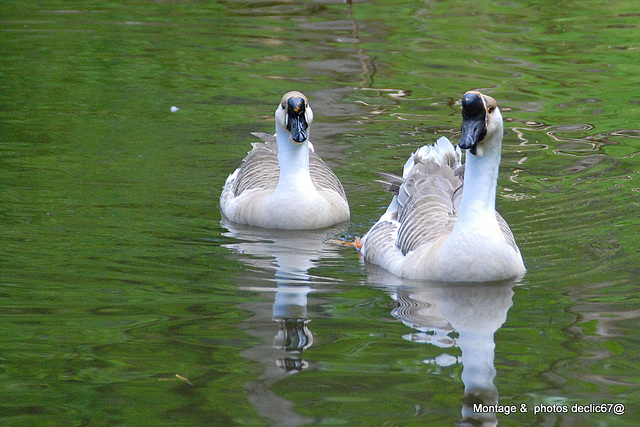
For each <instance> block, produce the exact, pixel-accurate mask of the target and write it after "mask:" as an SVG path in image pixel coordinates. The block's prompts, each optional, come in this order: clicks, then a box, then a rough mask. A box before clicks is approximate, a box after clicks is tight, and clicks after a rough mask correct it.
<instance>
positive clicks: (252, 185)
mask: <svg viewBox="0 0 640 427" xmlns="http://www.w3.org/2000/svg"><path fill="white" fill-rule="evenodd" d="M252 135H253V136H255V137H257V138H260V139H261V140H263V141H264V143H259V142H256V143H253V144H252V145H253V150H251V151H250V152H249V154H248V155H247V156H246V157H245V158H244V160H243V161H242V164H241V165H240V171H239V172H238V176H237V177H236V179H235V182H234V187H233V194H234V196H239V195H240V194H242V192H243V191H246V190H251V189H263V190H266V189H272V188H276V187H277V186H278V179H279V177H280V165H279V163H278V145H277V144H276V137H275V135H272V134H268V133H265V132H254V133H252ZM309 173H310V174H311V180H312V181H313V184H314V185H315V186H316V189H318V191H321V190H322V191H327V190H333V191H335V192H336V193H338V194H340V195H341V196H342V197H343V198H344V199H346V195H345V192H344V188H343V187H342V184H341V183H340V180H339V179H338V177H337V176H336V175H335V174H334V173H333V171H332V170H331V169H330V168H329V166H327V164H326V163H325V162H324V161H323V160H322V159H321V158H320V157H319V156H318V155H316V154H315V153H314V152H313V151H311V150H309Z"/></svg>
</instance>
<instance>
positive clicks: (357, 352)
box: [0, 0, 640, 426]
mask: <svg viewBox="0 0 640 427" xmlns="http://www.w3.org/2000/svg"><path fill="white" fill-rule="evenodd" d="M639 28H640V13H638V8H637V5H636V2H632V1H617V2H616V1H613V2H605V1H588V2H584V1H582V2H578V1H563V2H557V1H538V2H524V1H513V2H493V1H491V2H481V3H480V2H477V4H476V2H455V1H438V2H431V1H415V0H397V1H371V2H364V1H362V2H358V1H356V2H353V3H352V4H351V3H350V2H347V3H344V2H339V1H335V2H334V1H315V2H314V1H297V2H284V1H283V2H279V1H273V2H268V1H252V2H251V1H248V2H237V1H219V2H189V1H184V2H181V1H169V2H160V1H149V2H135V1H121V2H98V1H86V2H70V1H29V2H27V1H12V0H4V1H3V2H2V3H1V4H0V245H1V246H0V297H1V303H0V322H1V324H2V328H1V329H0V424H2V425H11V426H32V425H50V426H58V425H60V426H69V425H91V426H101V425H154V426H157V425H233V424H244V425H270V424H271V425H305V424H327V425H333V424H345V425H367V426H368V425H454V423H455V422H456V421H459V420H461V419H462V418H463V417H464V416H465V415H463V413H462V412H463V411H464V407H465V405H468V403H469V401H470V398H469V396H467V397H464V395H465V384H467V382H465V381H463V379H465V378H463V377H464V376H463V375H462V371H463V367H465V368H467V372H471V370H472V369H473V368H472V367H471V366H472V365H473V364H474V363H475V362H474V360H476V362H477V361H482V360H485V361H486V362H487V363H485V365H486V366H485V368H486V369H485V371H482V372H484V375H481V376H482V377H483V378H484V380H485V381H487V378H489V380H490V381H488V383H487V384H486V387H485V392H486V393H488V394H490V395H492V396H497V398H498V399H499V402H500V404H503V405H516V406H517V407H518V408H520V405H521V404H524V405H526V407H527V409H528V412H526V413H524V412H520V411H517V412H515V413H511V414H508V415H507V414H497V415H496V416H495V417H494V418H492V416H490V415H488V416H487V417H488V419H489V421H488V423H491V422H493V421H495V419H497V420H498V421H499V424H500V425H514V426H519V425H531V426H535V425H558V426H560V425H594V426H595V425H598V426H603V425H610V426H627V425H628V426H632V425H636V422H637V421H636V420H637V418H638V416H639V415H640V411H639V408H638V404H637V402H638V401H640V388H639V385H638V384H640V368H639V367H638V361H639V358H640V340H639V335H638V330H639V329H640V322H639V321H638V318H639V317H640V310H639V309H638V302H639V300H640V298H639V297H638V276H639V273H640V269H639V268H638V266H639V264H640V256H639V251H638V248H639V246H640V237H639V235H638V231H637V230H638V229H639V227H638V226H639V225H640V220H639V219H638V216H639V215H638V213H639V199H638V197H639V194H638V192H639V191H640V184H639V170H640V165H639V161H638V159H639V156H638V153H639V152H640V126H639V125H638V123H637V121H638V109H639V108H640V92H638V90H637V87H638V83H639V81H638V79H639V78H638V76H640V65H638V60H637V58H638V47H639V38H638V31H639ZM473 88H479V89H482V90H483V91H484V92H486V93H488V94H490V95H492V96H493V97H495V98H496V99H497V100H498V102H499V104H500V105H501V108H502V112H503V116H504V117H505V120H506V122H505V141H504V149H503V161H502V166H501V174H500V180H499V183H498V194H499V198H498V209H499V210H500V212H501V213H502V215H503V216H504V217H505V218H506V219H507V221H508V222H509V223H510V225H511V228H512V230H513V232H514V234H515V236H516V239H517V241H518V243H519V246H520V249H521V250H522V253H523V256H524V260H525V264H526V266H527V268H528V273H527V275H526V277H525V278H524V279H523V280H521V281H520V282H519V283H517V284H515V285H514V286H506V287H499V288H490V289H480V290H479V289H477V288H460V289H447V288H445V289H443V288H440V287H437V286H432V285H428V284H416V283H409V282H403V281H400V280H398V279H395V278H392V277H389V276H386V275H384V274H383V273H381V272H380V271H378V270H376V269H374V268H371V267H369V266H365V265H364V264H362V263H361V261H360V260H359V258H358V254H357V252H356V251H354V250H353V249H350V248H344V247H340V246H338V245H336V244H334V243H332V242H331V240H330V238H342V239H347V240H350V239H353V238H354V237H355V236H361V235H362V234H364V233H365V232H366V231H367V230H368V228H369V227H370V226H371V224H372V223H373V222H374V221H375V220H376V219H377V218H378V217H379V215H380V214H381V213H382V212H383V211H384V209H385V208H386V204H387V203H388V201H389V196H388V195H387V194H386V193H385V192H384V190H383V189H382V188H381V187H380V186H379V185H378V184H377V183H375V181H374V180H375V179H376V175H375V174H374V172H375V171H391V172H396V173H397V172H399V171H400V168H401V166H402V164H403V163H404V161H405V160H406V158H407V157H408V156H409V154H410V153H411V152H412V151H413V150H415V148H416V147H418V146H420V145H422V144H425V143H431V142H433V141H434V140H435V139H437V137H438V136H440V135H445V136H449V137H450V138H451V139H453V140H455V138H456V135H457V131H458V129H459V125H460V108H459V105H458V104H457V102H458V100H459V98H460V96H461V95H462V93H464V92H465V91H466V90H468V89H473ZM292 89H297V90H301V91H303V92H304V93H305V94H307V95H308V97H309V98H310V102H311V105H312V107H313V109H314V113H315V121H314V124H313V128H312V130H311V133H312V139H313V140H314V143H315V146H316V151H317V152H318V153H319V154H320V155H321V156H322V157H323V158H324V159H325V160H326V161H327V162H328V163H329V164H330V165H331V167H332V168H333V169H334V171H335V172H336V174H337V175H338V176H339V177H340V179H341V180H342V182H343V185H344V187H345V190H346V192H347V195H348V197H349V201H350V205H351V210H352V220H351V222H350V223H348V224H345V225H344V226H340V227H337V228H335V229H332V230H328V231H327V230H325V231H322V232H317V233H304V234H293V235H291V234H286V235H282V234H278V233H270V232H266V231H260V230H247V229H243V228H238V229H236V228H235V227H233V226H232V225H228V227H225V226H224V225H223V224H221V223H220V213H219V209H218V198H219V195H220V190H221V187H222V184H223V182H224V179H225V178H226V176H227V175H228V174H229V173H230V172H231V171H233V169H234V168H235V167H237V165H238V164H239V162H240V160H241V159H242V157H243V156H244V154H245V153H246V152H247V151H248V149H249V148H250V146H249V143H250V142H252V141H253V140H252V137H251V136H250V132H252V131H264V132H269V131H272V130H273V110H274V109H275V106H276V105H277V102H278V101H279V100H280V97H281V96H282V94H283V93H285V92H286V91H289V90H292ZM173 106H175V107H178V108H179V110H177V111H175V112H171V107H173ZM434 307H435V308H434ZM436 308H437V309H438V310H439V311H437V310H436ZM281 311H285V312H286V311H288V312H289V313H288V316H290V317H297V318H299V319H303V320H300V321H299V322H298V323H295V322H293V323H292V322H291V320H288V321H285V320H283V319H284V318H285V317H287V316H286V315H283V316H280V314H281V313H280V312H281ZM436 311H437V312H436ZM304 319H306V320H304ZM287 322H288V323H287ZM465 322H466V323H465ZM483 325H487V326H486V328H488V329H489V330H490V332H494V331H495V336H492V335H491V333H489V334H488V335H487V333H486V332H485V333H480V332H479V329H481V328H482V327H483ZM287 328H288V329H287ZM285 330H289V333H290V335H289V338H288V340H287V339H283V338H282V337H283V333H284V332H283V331H285ZM278 337H280V338H278ZM474 340H475V341H474ZM465 342H467V343H469V342H472V343H473V345H466V346H465V344H464V343H465ZM493 344H495V348H492V347H491V346H492V345H493ZM295 349H297V351H295ZM481 349H484V350H481ZM463 352H464V354H463ZM491 357H493V360H489V359H490V358H491ZM474 358H475V359H474ZM492 367H493V368H495V377H494V378H493V377H492V374H491V368H492ZM478 369H480V368H478ZM480 370H481V369H480ZM599 403H622V404H624V405H625V407H626V410H625V414H624V415H621V416H617V415H613V414H611V413H595V412H593V410H592V413H590V414H584V413H577V412H575V411H571V410H569V411H568V412H567V413H537V414H534V408H535V406H536V405H547V406H549V405H553V404H555V405H557V406H561V405H566V406H567V407H568V408H569V409H570V408H571V406H572V405H574V404H580V405H589V404H599Z"/></svg>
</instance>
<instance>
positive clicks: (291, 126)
mask: <svg viewBox="0 0 640 427" xmlns="http://www.w3.org/2000/svg"><path fill="white" fill-rule="evenodd" d="M304 113H305V102H304V99H302V98H300V97H297V96H292V97H291V98H289V100H288V101H287V129H288V130H289V132H291V139H293V140H294V141H295V142H304V141H306V140H307V138H308V137H309V133H308V132H307V130H308V128H309V124H308V123H307V119H306V117H305V114H304Z"/></svg>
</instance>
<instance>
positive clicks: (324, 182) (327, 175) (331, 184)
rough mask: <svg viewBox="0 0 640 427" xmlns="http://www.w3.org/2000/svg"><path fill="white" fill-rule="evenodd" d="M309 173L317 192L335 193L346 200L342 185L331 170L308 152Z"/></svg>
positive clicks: (312, 153)
mask: <svg viewBox="0 0 640 427" xmlns="http://www.w3.org/2000/svg"><path fill="white" fill-rule="evenodd" d="M309 173H310V174H311V181H313V185H315V186H316V189H317V190H318V191H327V190H329V191H335V192H336V193H338V194H340V196H342V198H343V199H345V200H346V198H347V196H346V194H345V192H344V188H342V183H341V182H340V180H339V179H338V177H337V176H336V174H334V173H333V171H332V170H331V168H329V166H327V164H326V163H325V162H324V160H322V159H321V158H320V157H319V156H318V155H317V154H316V153H314V152H313V151H309Z"/></svg>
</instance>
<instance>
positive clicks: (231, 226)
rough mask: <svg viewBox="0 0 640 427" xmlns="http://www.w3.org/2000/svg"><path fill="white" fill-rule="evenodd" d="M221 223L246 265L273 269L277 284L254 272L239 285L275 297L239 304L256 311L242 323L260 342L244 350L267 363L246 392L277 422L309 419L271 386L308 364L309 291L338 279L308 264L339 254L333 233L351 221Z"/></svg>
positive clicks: (296, 422) (292, 423)
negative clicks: (302, 226) (255, 277)
mask: <svg viewBox="0 0 640 427" xmlns="http://www.w3.org/2000/svg"><path fill="white" fill-rule="evenodd" d="M222 225H223V226H224V227H226V228H227V230H228V232H227V233H224V235H225V236H227V237H233V238H235V239H238V240H239V241H238V242H237V243H231V244H228V245H224V246H225V247H227V248H228V249H230V250H232V251H234V252H235V253H238V254H241V255H242V262H244V263H245V264H246V265H247V266H250V267H251V268H257V269H259V270H261V271H263V272H267V273H263V274H262V276H263V278H264V277H265V276H266V274H269V273H268V272H269V271H272V272H273V278H272V279H267V283H272V284H273V286H271V287H265V286H264V281H263V282H262V283H261V286H260V285H258V286H252V285H251V284H250V283H249V282H250V280H251V279H249V278H247V282H246V283H241V285H240V286H241V287H242V288H244V289H246V290H251V291H254V292H260V293H264V294H267V295H268V296H267V298H268V299H269V300H270V301H272V302H271V303H262V302H261V303H247V304H241V305H240V307H241V308H243V309H246V310H249V311H251V312H252V313H254V315H253V316H252V317H251V318H249V319H247V320H246V321H245V322H243V323H241V324H240V325H239V327H240V328H241V329H243V330H245V331H247V332H248V333H249V334H250V335H252V336H253V337H255V338H257V339H259V341H260V343H261V344H259V345H258V346H255V347H252V348H250V349H247V350H245V351H243V352H242V355H243V356H244V357H246V358H247V359H249V360H252V361H254V362H258V363H260V364H261V365H263V366H264V369H265V370H264V372H263V374H262V375H261V376H260V377H259V378H257V379H255V380H253V381H250V382H249V383H247V384H246V385H245V390H246V393H247V397H248V399H249V401H250V402H251V404H252V405H253V406H254V407H255V408H256V410H257V411H258V413H260V415H262V416H263V417H265V418H266V419H268V420H270V421H272V422H274V423H276V424H277V425H281V426H297V425H303V424H307V423H309V422H311V419H309V418H306V417H303V416H301V415H299V414H297V413H296V412H295V410H294V404H293V403H292V402H290V401H288V400H286V399H284V398H282V397H279V396H278V395H276V393H274V392H273V391H272V389H271V388H272V387H273V385H274V384H275V383H277V382H278V381H280V380H282V379H284V378H286V377H288V376H289V375H293V374H296V373H298V372H300V371H302V370H304V369H307V368H308V367H309V363H308V362H307V361H306V360H304V359H303V352H304V351H305V350H307V349H308V348H310V347H311V346H312V345H313V333H312V332H311V330H310V329H309V322H311V319H310V318H309V315H308V313H307V298H308V295H309V294H310V293H316V292H322V291H323V289H322V288H323V287H326V285H330V284H331V283H336V282H335V279H329V278H324V277H320V276H315V275H313V274H311V273H310V271H309V270H311V269H312V268H314V267H316V266H317V265H318V261H319V260H320V259H327V258H338V257H339V256H340V254H339V253H337V252H336V251H335V248H336V245H335V244H332V243H330V241H329V240H328V236H330V235H332V234H338V233H340V232H342V231H344V229H345V228H346V226H343V227H339V226H338V227H334V228H330V229H324V230H313V231H291V230H269V229H261V228H255V227H250V226H243V225H240V224H235V223H232V222H229V221H227V220H226V219H223V221H222ZM241 280H242V279H241Z"/></svg>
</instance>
